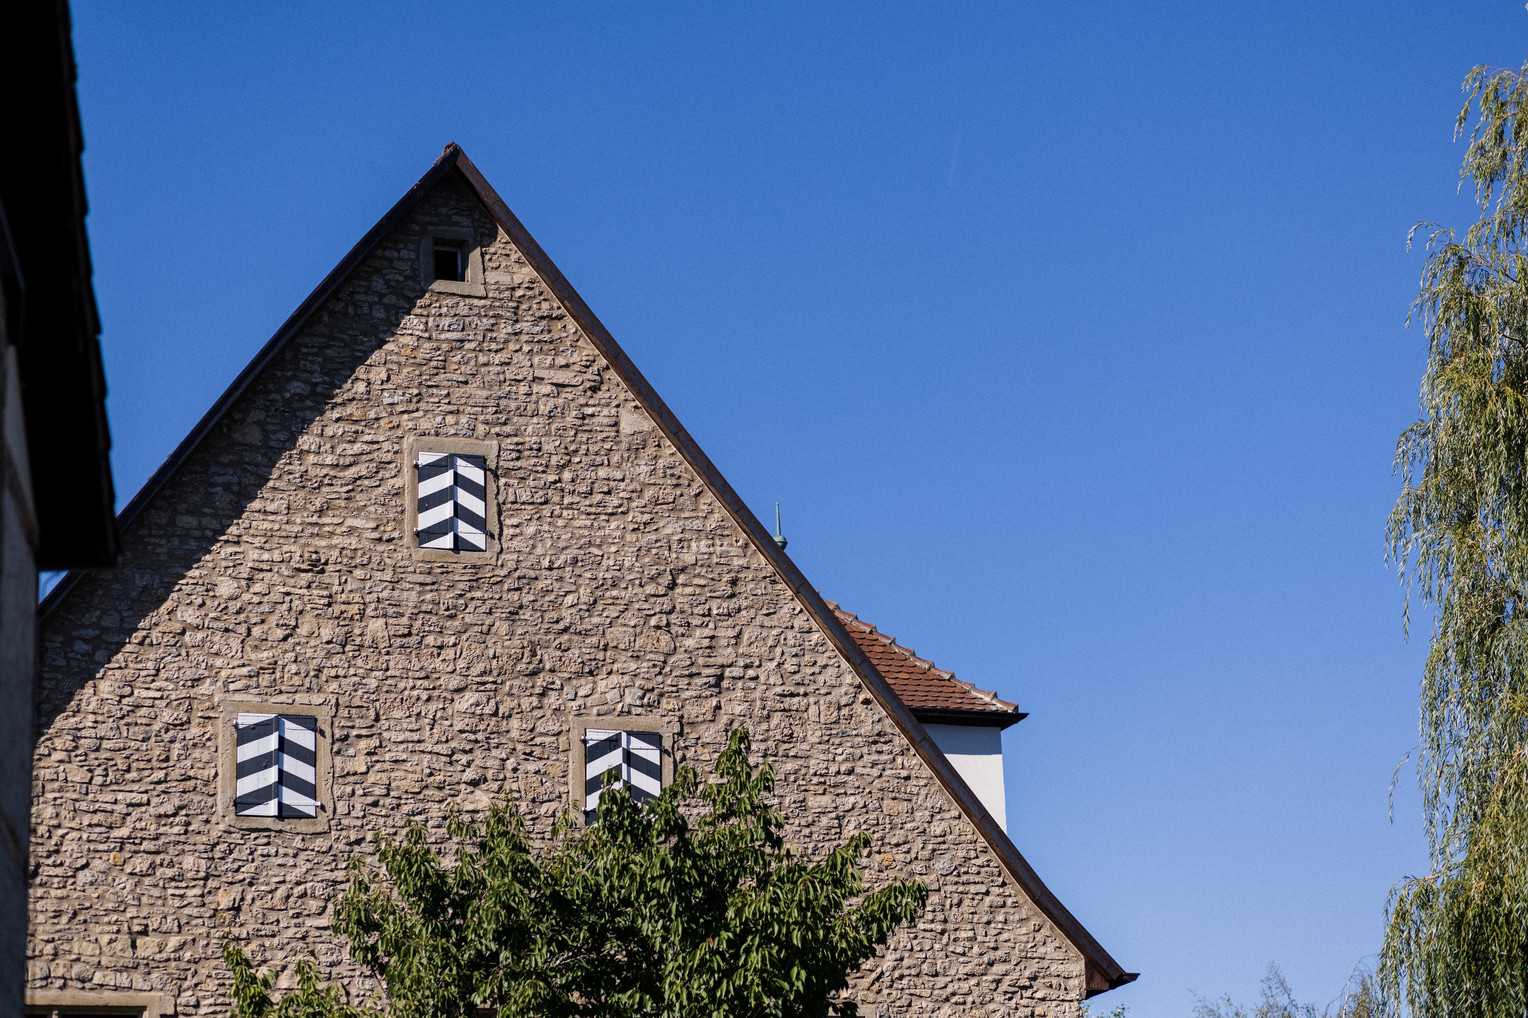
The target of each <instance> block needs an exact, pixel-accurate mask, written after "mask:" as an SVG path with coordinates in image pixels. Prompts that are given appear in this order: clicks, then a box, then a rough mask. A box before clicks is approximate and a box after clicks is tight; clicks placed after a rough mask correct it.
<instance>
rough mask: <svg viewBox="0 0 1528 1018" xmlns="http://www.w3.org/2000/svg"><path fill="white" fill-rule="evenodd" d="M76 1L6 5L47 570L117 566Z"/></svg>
mask: <svg viewBox="0 0 1528 1018" xmlns="http://www.w3.org/2000/svg"><path fill="white" fill-rule="evenodd" d="M74 80H75V68H74V50H73V46H72V44H71V42H70V32H69V9H68V5H67V4H66V3H64V2H63V0H16V2H14V3H12V4H10V5H9V6H7V7H6V8H5V13H4V14H0V90H3V92H4V94H5V95H6V96H7V100H6V102H5V105H4V112H3V114H0V120H3V122H4V126H5V137H6V141H7V145H8V146H9V148H8V150H7V152H6V154H5V156H4V158H3V159H0V204H3V206H4V215H3V223H0V228H3V229H4V230H5V232H6V233H7V234H8V235H9V237H8V241H7V245H6V246H7V248H8V250H7V251H6V253H5V257H4V259H3V261H4V262H5V263H6V264H5V265H4V266H3V270H0V276H3V277H4V281H5V284H6V290H7V305H8V307H7V318H8V321H7V330H6V331H7V333H8V334H9V335H10V336H11V337H12V340H13V341H14V342H15V343H16V353H17V361H18V363H19V366H20V372H19V374H20V377H21V400H22V407H23V411H24V413H25V418H26V432H27V459H28V461H29V464H30V471H31V474H32V477H31V481H32V484H31V488H32V497H33V502H34V507H35V520H36V527H37V535H36V539H37V561H38V565H39V566H40V567H41V568H43V569H63V568H71V567H75V566H104V565H110V564H111V563H112V562H113V561H115V558H116V551H117V532H116V529H115V525H114V521H113V518H112V506H113V503H114V502H115V494H114V493H113V490H112V483H111V464H110V459H109V452H110V449H111V438H110V434H109V432H108V430H107V426H106V378H105V373H104V372H103V371H102V368H101V346H100V342H99V340H98V339H97V336H98V334H99V333H100V323H99V321H98V319H97V317H96V304H95V292H94V290H93V289H92V286H91V267H90V247H89V243H88V241H87V238H86V234H85V174H84V170H83V168H82V167H81V164H80V156H81V153H82V152H83V151H84V140H83V136H82V135H81V132H80V115H79V104H78V101H77V99H76V97H75V90H74Z"/></svg>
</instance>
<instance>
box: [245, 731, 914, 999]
mask: <svg viewBox="0 0 1528 1018" xmlns="http://www.w3.org/2000/svg"><path fill="white" fill-rule="evenodd" d="M748 752H749V742H748V734H747V732H746V731H743V730H742V729H738V730H736V731H734V732H733V733H732V735H731V737H730V738H729V740H728V743H727V748H726V750H725V751H724V752H723V753H722V754H721V757H720V759H719V761H718V763H717V779H716V780H715V781H712V782H708V783H705V784H704V785H702V784H700V782H699V781H698V780H697V778H696V775H695V772H694V771H693V770H691V769H689V768H680V769H679V770H678V772H677V773H676V775H675V778H674V781H673V783H672V784H671V785H670V786H669V787H668V788H666V789H664V790H663V793H662V794H661V795H660V796H659V797H658V798H657V799H656V800H654V801H651V802H648V803H647V804H645V805H638V804H637V803H635V802H633V801H632V799H631V798H630V797H629V796H628V795H626V794H625V793H624V791H621V792H617V793H615V794H606V795H602V796H601V797H600V802H599V822H598V823H597V824H596V825H594V826H593V827H590V828H587V829H585V828H581V827H579V826H578V825H577V824H576V822H575V821H573V820H572V818H571V816H570V817H566V818H564V820H563V821H562V822H561V823H560V824H559V825H558V829H557V832H556V834H555V836H554V839H553V843H552V846H551V847H550V848H549V849H547V850H546V851H542V852H538V850H537V849H536V847H535V845H534V843H533V842H532V839H531V837H530V835H529V833H528V831H527V829H526V825H525V822H524V820H523V819H522V818H521V817H520V815H519V814H518V813H517V812H516V810H515V809H514V808H513V807H512V806H511V805H510V804H509V803H508V801H507V800H505V801H500V802H498V803H496V804H495V805H494V806H493V807H492V808H490V809H489V810H488V811H487V815H486V817H485V818H484V820H483V821H482V822H481V823H480V824H476V823H472V822H469V821H467V820H465V819H463V818H462V817H461V816H460V815H455V816H453V817H452V818H451V819H450V821H449V823H448V825H447V832H448V834H449V836H450V838H451V840H452V842H453V843H454V849H453V850H452V852H451V853H450V855H449V858H442V856H440V855H438V854H437V853H436V851H435V850H434V849H432V848H431V846H430V845H429V843H428V839H427V837H426V832H425V829H424V827H423V826H421V825H419V824H414V825H412V826H410V827H409V828H408V829H407V831H406V832H405V833H404V835H403V837H402V838H401V839H393V838H389V837H386V836H381V837H379V838H378V839H377V842H378V855H379V858H380V862H381V867H382V870H381V872H378V871H376V870H374V869H372V868H371V867H368V866H365V865H363V864H360V863H354V864H352V871H351V880H350V886H349V887H348V889H347V890H346V891H345V892H344V894H343V896H342V897H341V898H340V899H339V901H338V902H337V906H336V909H335V928H336V929H337V930H338V931H339V932H340V933H341V934H342V935H343V936H344V937H345V938H346V939H347V940H348V941H349V944H350V954H351V957H352V958H354V959H355V961H357V962H359V963H360V964H362V965H364V966H365V967H366V968H368V969H369V970H371V971H372V972H373V973H375V975H376V976H377V978H378V980H379V981H380V983H381V985H382V986H384V987H385V988H386V997H385V999H379V1000H377V1001H373V1002H370V1003H368V1004H367V1005H365V1006H363V1007H355V1006H352V1005H351V1004H349V1003H348V1002H347V1000H346V996H345V994H344V993H342V992H341V991H339V990H338V989H337V988H335V987H325V986H321V985H320V983H319V979H318V976H317V974H316V972H315V971H314V969H313V967H312V966H311V965H308V966H306V967H303V968H301V969H300V971H299V973H298V975H299V987H298V989H297V990H295V991H293V992H291V993H289V994H287V995H286V996H285V997H284V998H283V999H281V1000H280V1001H279V1002H276V1001H273V1000H272V997H271V985H272V984H271V977H270V976H269V975H268V974H267V975H261V974H259V973H258V972H257V971H256V969H255V966H254V965H253V964H251V962H250V960H249V958H248V957H247V956H246V955H245V954H244V952H243V951H242V950H240V949H239V948H238V947H237V946H235V945H234V944H232V943H227V944H225V947H224V953H225V957H226V959H227V962H228V965H229V969H230V971H231V972H232V973H233V977H234V1002H235V1006H236V1010H237V1013H238V1015H239V1016H240V1018H363V1016H370V1015H387V1016H390V1018H469V1016H473V1015H481V1014H485V1013H488V1012H492V1013H494V1014H496V1015H497V1016H498V1018H519V1016H531V1015H535V1016H538V1018H559V1016H583V1015H591V1016H592V1015H599V1016H610V1018H623V1016H648V1015H653V1016H657V1015H662V1016H672V1018H689V1016H695V1018H701V1016H705V1018H714V1016H723V1015H725V1016H737V1018H746V1016H758V1018H792V1016H802V1018H806V1016H826V1015H832V1014H837V1015H848V1016H852V1015H855V1014H856V1013H857V1012H856V1010H855V1007H854V1005H853V1004H852V1003H851V1002H848V1001H839V1000H837V999H836V998H837V994H838V993H839V992H840V991H842V990H843V989H845V988H846V987H847V985H848V978H849V975H850V974H851V973H853V972H854V971H855V969H857V968H858V967H859V965H860V964H861V963H862V962H864V961H865V960H866V959H868V958H870V957H872V956H873V955H874V954H875V952H876V950H877V948H878V947H880V946H881V945H883V944H884V943H885V942H886V939H887V937H888V936H890V934H891V932H892V931H893V930H894V929H896V928H897V927H898V926H899V925H901V924H903V923H906V922H909V921H911V920H912V918H913V917H914V916H915V915H916V914H917V913H918V911H919V910H920V909H921V908H922V907H923V904H924V902H925V901H926V900H927V894H928V892H927V890H926V889H925V888H924V887H923V885H922V884H919V883H917V882H913V881H906V880H895V881H892V882H890V883H888V884H887V885H886V886H884V887H882V888H880V889H878V890H875V891H871V892H868V893H867V892H866V890H865V881H864V871H863V867H862V865H861V859H862V858H863V857H864V855H865V853H866V852H868V851H869V847H870V842H869V839H868V837H867V836H866V835H864V834H862V833H861V834H856V835H854V836H852V837H851V838H849V840H848V841H847V842H846V843H845V844H844V845H842V846H840V847H839V848H836V849H834V850H833V851H831V852H829V853H827V854H826V855H825V856H823V857H821V858H818V859H815V860H814V859H810V858H807V857H805V856H803V855H802V854H801V853H800V852H798V851H795V850H793V849H791V848H790V847H789V846H787V845H786V844H785V841H784V839H783V838H782V837H781V834H780V830H781V827H782V824H783V818H782V816H781V814H780V813H779V811H778V810H777V809H776V808H775V807H774V806H772V805H771V804H770V796H771V792H772V791H773V788H774V781H775V776H774V768H773V767H772V766H770V765H768V764H765V765H764V766H763V767H759V768H755V767H754V766H753V765H752V764H751V763H750V762H749V759H748Z"/></svg>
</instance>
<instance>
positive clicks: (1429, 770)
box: [1380, 65, 1528, 1018]
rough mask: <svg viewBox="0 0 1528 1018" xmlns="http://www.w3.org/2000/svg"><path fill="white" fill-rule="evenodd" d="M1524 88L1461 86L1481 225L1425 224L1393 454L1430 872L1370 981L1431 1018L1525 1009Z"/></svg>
mask: <svg viewBox="0 0 1528 1018" xmlns="http://www.w3.org/2000/svg"><path fill="white" fill-rule="evenodd" d="M1525 74H1528V65H1525V67H1524V70H1523V71H1514V70H1495V69H1490V68H1485V67H1477V68H1476V69H1475V70H1474V71H1472V72H1471V73H1470V75H1469V77H1468V78H1466V79H1465V82H1464V93H1465V102H1464V107H1463V109H1461V111H1460V113H1459V118H1458V122H1457V126H1456V136H1458V137H1462V136H1464V135H1465V133H1466V131H1468V132H1469V147H1468V149H1467V151H1466V154H1465V157H1464V165H1463V169H1462V171H1461V174H1460V179H1461V188H1462V187H1463V186H1464V183H1465V182H1468V184H1469V185H1470V187H1471V189H1472V190H1473V191H1474V194H1475V197H1476V199H1477V202H1478V204H1479V207H1480V219H1479V221H1478V222H1476V223H1475V224H1474V225H1473V226H1471V227H1470V228H1469V230H1468V231H1467V232H1466V233H1465V234H1464V236H1463V238H1462V239H1461V238H1458V237H1456V236H1455V234H1454V233H1453V232H1452V231H1450V230H1446V229H1443V228H1440V227H1437V226H1436V225H1435V224H1424V225H1423V226H1422V227H1419V228H1418V229H1419V230H1426V231H1428V237H1427V250H1428V258H1427V262H1426V268H1425V269H1424V271H1423V276H1422V286H1421V292H1420V294H1419V295H1418V297H1417V300H1416V303H1415V305H1414V307H1413V316H1414V317H1416V318H1418V319H1419V320H1420V321H1421V323H1422V325H1423V326H1424V328H1425V330H1426V333H1427V342H1428V360H1427V370H1426V374H1425V376H1424V378H1423V381H1422V416H1421V419H1420V420H1419V421H1418V422H1417V423H1416V424H1414V425H1412V426H1411V427H1410V428H1408V429H1407V430H1406V431H1405V433H1404V434H1402V436H1401V439H1400V443H1399V446H1398V448H1397V452H1396V464H1397V469H1398V470H1399V471H1400V473H1401V475H1402V478H1403V481H1404V488H1403V491H1402V494H1401V497H1400V500H1399V502H1398V503H1397V504H1396V507H1395V510H1394V512H1393V513H1392V515H1391V517H1390V530H1389V536H1390V541H1391V548H1392V554H1393V555H1394V557H1395V558H1396V559H1397V560H1398V561H1399V562H1400V563H1401V565H1402V572H1403V575H1404V577H1405V578H1406V579H1407V581H1408V582H1409V584H1410V585H1411V589H1412V590H1414V591H1415V592H1416V593H1417V594H1418V595H1420V597H1421V599H1422V601H1423V602H1424V603H1426V604H1428V605H1430V606H1431V607H1432V608H1433V609H1435V611H1436V622H1435V625H1434V629H1433V635H1432V645H1431V652H1430V653H1429V655H1428V658H1427V665H1426V670H1425V672H1424V676H1423V681H1422V744H1421V748H1420V756H1419V771H1420V775H1421V783H1422V792H1423V805H1424V810H1425V815H1426V822H1427V835H1428V841H1429V845H1430V849H1431V872H1430V873H1429V874H1427V875H1425V876H1422V877H1417V878H1412V879H1408V880H1406V881H1404V882H1402V883H1401V884H1400V885H1398V886H1397V888H1396V890H1395V892H1394V893H1393V895H1392V898H1391V901H1390V906H1389V919H1388V929H1387V931H1386V938H1385V946H1384V950H1383V952H1382V954H1381V959H1380V961H1381V964H1380V976H1381V978H1382V981H1383V983H1384V986H1385V988H1386V989H1387V991H1388V992H1390V993H1391V994H1394V995H1395V996H1396V997H1397V999H1401V1000H1404V1001H1405V1003H1406V1005H1407V1006H1408V1007H1409V1008H1410V1010H1411V1012H1412V1013H1413V1014H1415V1015H1419V1016H1428V1018H1431V1016H1460V1018H1464V1016H1470V1018H1476V1016H1479V1018H1522V1016H1523V1015H1524V1014H1525V1013H1528V865H1525V864H1528V770H1525V764H1528V756H1525V753H1528V728H1525V725H1528V616H1525V611H1528V600H1525V597H1528V248H1525V243H1524V242H1525V231H1528V121H1525V119H1524V112H1525V105H1528V77H1525ZM1472 123H1473V127H1472V126H1471V125H1472ZM1415 234H1416V231H1413V235H1414V236H1415Z"/></svg>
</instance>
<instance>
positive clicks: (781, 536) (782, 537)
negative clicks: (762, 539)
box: [775, 502, 786, 551]
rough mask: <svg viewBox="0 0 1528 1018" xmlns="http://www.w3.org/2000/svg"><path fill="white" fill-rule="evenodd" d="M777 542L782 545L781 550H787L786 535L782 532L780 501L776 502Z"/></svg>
mask: <svg viewBox="0 0 1528 1018" xmlns="http://www.w3.org/2000/svg"><path fill="white" fill-rule="evenodd" d="M775 543H776V544H778V545H779V546H780V550H781V551H784V550H785V545H786V540H785V535H784V534H782V533H780V503H779V502H776V503H775Z"/></svg>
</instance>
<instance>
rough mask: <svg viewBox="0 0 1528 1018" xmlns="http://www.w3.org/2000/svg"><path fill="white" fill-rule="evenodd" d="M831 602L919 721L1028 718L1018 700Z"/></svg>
mask: <svg viewBox="0 0 1528 1018" xmlns="http://www.w3.org/2000/svg"><path fill="white" fill-rule="evenodd" d="M827 604H828V607H830V608H832V609H833V614H834V615H836V616H837V617H838V621H839V622H841V623H843V626H844V628H845V629H847V630H848V631H849V635H850V636H851V637H853V639H854V642H855V644H856V645H858V646H859V649H860V650H862V651H864V653H865V656H866V657H868V658H869V659H870V662H871V664H873V665H875V669H876V671H878V672H880V673H881V677H882V678H884V679H885V680H886V681H887V682H888V683H889V684H890V685H891V688H892V690H893V691H895V692H896V694H897V696H898V697H899V698H900V699H901V701H902V702H903V703H904V704H906V705H907V707H908V709H909V710H911V711H912V712H913V714H914V715H916V716H917V718H918V720H920V721H932V722H941V723H946V724H949V723H954V724H968V725H991V726H993V727H997V728H1006V727H1008V726H1009V725H1011V724H1015V723H1017V722H1019V721H1022V720H1023V719H1024V718H1025V717H1027V715H1026V714H1024V713H1022V712H1021V711H1020V710H1019V705H1018V704H1016V703H1009V702H1008V701H1007V700H1004V699H1001V698H999V697H998V695H997V694H996V693H993V692H989V691H988V690H985V689H977V688H976V686H975V685H974V684H973V683H970V682H964V681H962V680H960V679H957V678H956V677H955V673H954V672H950V671H946V670H945V669H943V668H939V667H937V666H936V665H935V664H934V662H932V661H928V660H925V659H923V658H921V657H919V656H918V654H917V652H916V651H914V650H913V649H912V648H910V647H903V646H901V645H900V644H898V643H897V641H896V638H895V637H893V636H889V635H887V634H886V633H883V632H881V631H880V630H879V629H877V628H876V627H875V626H873V625H871V624H870V623H868V622H866V621H865V620H864V619H862V618H860V617H859V616H858V615H855V614H854V613H853V612H847V611H844V609H843V608H842V606H840V605H838V604H835V603H834V602H832V601H829V602H827Z"/></svg>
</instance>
